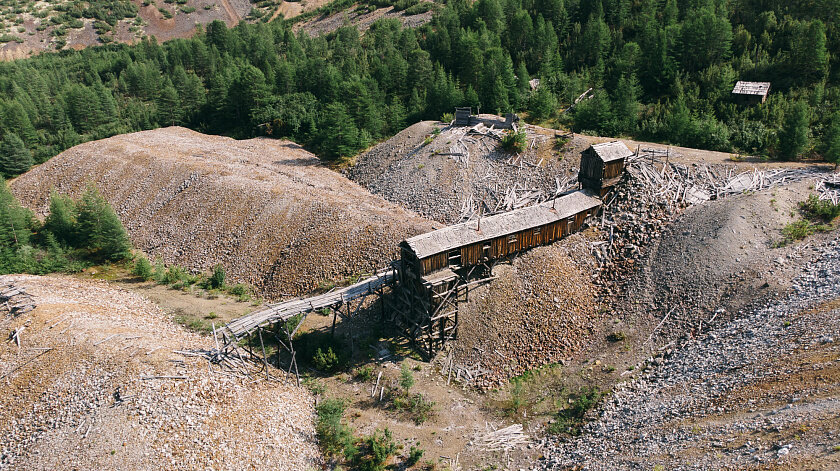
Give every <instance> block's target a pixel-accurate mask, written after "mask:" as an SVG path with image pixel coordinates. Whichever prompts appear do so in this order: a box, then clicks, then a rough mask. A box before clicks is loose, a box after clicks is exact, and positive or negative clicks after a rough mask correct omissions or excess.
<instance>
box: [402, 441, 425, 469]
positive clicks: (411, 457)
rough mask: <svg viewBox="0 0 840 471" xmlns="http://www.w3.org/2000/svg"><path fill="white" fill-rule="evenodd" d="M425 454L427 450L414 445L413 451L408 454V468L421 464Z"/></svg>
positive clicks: (406, 461)
mask: <svg viewBox="0 0 840 471" xmlns="http://www.w3.org/2000/svg"><path fill="white" fill-rule="evenodd" d="M423 453H425V450H423V449H422V448H420V447H417V446H414V445H412V446H411V450H409V452H408V459H407V460H405V465H406V466H408V467H412V466H414V465H415V464H417V463H419V462H420V459H421V458H423Z"/></svg>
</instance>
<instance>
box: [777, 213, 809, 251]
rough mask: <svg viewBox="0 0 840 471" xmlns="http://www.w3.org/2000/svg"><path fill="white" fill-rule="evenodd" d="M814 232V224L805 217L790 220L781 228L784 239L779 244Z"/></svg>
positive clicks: (800, 238)
mask: <svg viewBox="0 0 840 471" xmlns="http://www.w3.org/2000/svg"><path fill="white" fill-rule="evenodd" d="M814 232H815V226H814V225H813V224H811V223H810V222H808V221H806V220H805V219H800V220H798V221H796V222H792V223H790V224H788V225H786V226H785V227H784V228H782V235H783V236H784V241H782V244H781V245H787V244H789V243H791V242H794V241H797V240H802V239H804V238H806V237H808V236H809V235H811V234H813V233H814Z"/></svg>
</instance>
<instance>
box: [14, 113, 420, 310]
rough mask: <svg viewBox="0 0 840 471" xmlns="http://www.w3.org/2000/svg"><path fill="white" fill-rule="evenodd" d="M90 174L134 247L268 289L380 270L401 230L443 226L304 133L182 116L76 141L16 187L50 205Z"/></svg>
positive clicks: (305, 287) (271, 293) (304, 287)
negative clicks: (53, 195)
mask: <svg viewBox="0 0 840 471" xmlns="http://www.w3.org/2000/svg"><path fill="white" fill-rule="evenodd" d="M88 183H93V184H95V185H96V186H97V188H99V190H100V191H101V193H102V194H103V196H104V197H105V198H106V199H107V200H108V201H109V202H110V203H111V205H112V206H113V207H114V209H115V210H116V211H117V214H118V215H119V217H120V219H121V220H122V221H123V223H124V224H125V226H126V228H127V229H128V232H129V235H130V237H131V240H132V242H133V243H134V245H135V246H136V247H138V248H140V249H141V250H143V251H144V252H146V253H148V254H149V255H151V256H152V257H156V256H160V257H162V258H163V260H164V261H165V262H166V263H167V264H179V265H182V266H185V267H186V268H188V269H190V270H193V271H201V270H209V269H210V268H212V267H213V266H214V265H215V264H217V263H221V264H222V265H223V266H224V267H225V269H226V271H227V273H228V276H229V278H230V279H231V280H232V281H241V282H247V283H249V284H251V285H253V286H254V287H255V288H256V289H257V291H258V294H260V295H262V296H264V297H266V298H269V299H279V298H283V297H288V296H295V295H302V294H307V293H309V292H311V291H312V290H314V289H316V288H318V286H319V285H320V284H321V283H325V282H336V281H341V280H343V279H344V278H345V277H348V276H351V275H358V274H360V273H365V272H368V273H372V272H374V271H375V270H377V269H380V268H382V267H384V266H386V265H387V264H388V263H389V262H390V261H391V260H393V259H394V258H395V257H396V255H397V245H398V244H399V242H400V241H401V240H403V239H405V238H407V237H410V236H413V235H416V234H419V233H422V232H426V231H428V230H431V229H433V228H435V227H437V226H436V225H435V224H434V223H432V222H430V221H427V220H424V219H422V218H420V217H418V216H417V215H416V214H414V213H412V212H410V211H408V210H405V209H403V208H401V207H398V206H396V205H394V204H390V203H388V202H386V201H385V200H383V199H381V198H379V197H376V196H374V195H371V194H370V193H369V192H367V191H366V190H365V189H364V188H362V187H360V186H358V185H356V184H354V183H352V182H350V181H348V180H347V179H346V178H344V177H343V176H341V175H339V174H337V173H336V172H334V171H332V170H330V169H328V168H326V167H323V166H322V165H321V164H320V161H319V160H318V158H317V157H315V156H314V155H313V154H311V153H309V152H307V151H305V150H303V149H302V148H301V147H300V146H298V145H296V144H293V143H290V142H288V141H279V140H275V139H267V138H258V139H251V140H245V141H236V140H233V139H230V138H226V137H218V136H207V135H204V134H200V133H197V132H194V131H190V130H188V129H184V128H177V127H175V128H165V129H158V130H155V131H145V132H139V133H133V134H125V135H120V136H115V137H112V138H108V139H104V140H101V141H96V142H89V143H86V144H82V145H79V146H76V147H74V148H72V149H69V150H67V151H65V152H63V153H61V154H60V155H58V156H56V157H54V158H52V159H50V160H49V161H48V162H46V163H44V164H43V165H40V166H38V167H36V168H34V169H32V170H31V171H29V172H27V173H26V174H24V175H22V176H20V177H18V178H17V179H15V180H14V182H12V184H11V187H12V191H13V193H14V194H15V195H16V196H17V197H18V198H19V199H20V200H21V202H22V203H23V204H24V205H26V206H28V207H30V208H32V209H34V210H35V211H36V212H37V213H38V214H40V215H44V214H46V213H47V212H48V210H49V194H50V191H51V190H53V189H55V190H57V191H59V192H61V193H65V194H71V195H74V196H77V195H78V194H79V193H81V192H82V190H84V188H85V186H86V185H87V184H88Z"/></svg>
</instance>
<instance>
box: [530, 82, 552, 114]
mask: <svg viewBox="0 0 840 471" xmlns="http://www.w3.org/2000/svg"><path fill="white" fill-rule="evenodd" d="M557 106H558V105H557V98H556V97H555V96H554V94H553V93H551V90H550V89H549V88H548V87H547V86H544V85H541V86H540V87H539V88H537V90H536V91H535V92H534V93H533V94H532V95H531V104H530V107H529V111H530V112H531V117H533V118H534V119H538V120H542V119H547V118H550V117H551V116H552V115H553V114H554V113H555V112H556V111H557Z"/></svg>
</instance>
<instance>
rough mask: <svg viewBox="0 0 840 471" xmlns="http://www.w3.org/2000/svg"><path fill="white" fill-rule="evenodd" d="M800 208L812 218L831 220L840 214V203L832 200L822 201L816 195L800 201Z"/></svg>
mask: <svg viewBox="0 0 840 471" xmlns="http://www.w3.org/2000/svg"><path fill="white" fill-rule="evenodd" d="M799 207H800V209H802V211H803V212H804V213H805V215H806V216H808V217H809V218H811V219H821V220H823V221H825V222H831V221H833V220H835V219H837V217H838V216H840V204H833V203H832V202H831V201H828V200H822V201H820V199H819V198H817V197H816V195H810V196H808V199H807V200H805V201H803V202H801V203H799Z"/></svg>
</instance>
